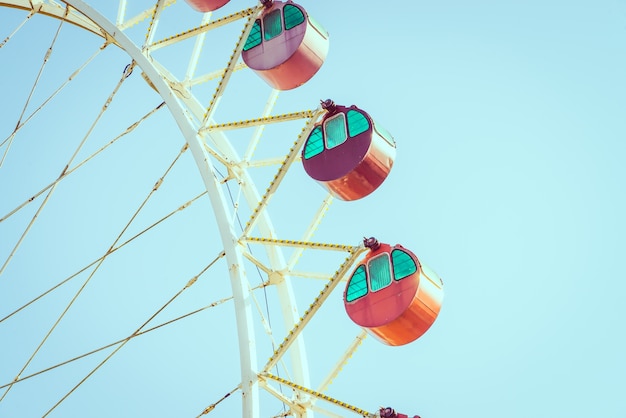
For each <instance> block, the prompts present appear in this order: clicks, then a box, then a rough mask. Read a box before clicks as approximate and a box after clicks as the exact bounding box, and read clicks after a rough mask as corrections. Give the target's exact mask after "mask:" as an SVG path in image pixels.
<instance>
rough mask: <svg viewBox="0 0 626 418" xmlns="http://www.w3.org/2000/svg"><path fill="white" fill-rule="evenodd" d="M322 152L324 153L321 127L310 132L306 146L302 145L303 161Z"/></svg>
mask: <svg viewBox="0 0 626 418" xmlns="http://www.w3.org/2000/svg"><path fill="white" fill-rule="evenodd" d="M322 151H324V138H323V135H322V127H321V126H316V127H315V129H313V130H312V131H311V134H310V135H309V138H308V139H307V140H306V144H304V159H305V160H308V159H309V158H311V157H315V156H316V155H318V154H321V153H322Z"/></svg>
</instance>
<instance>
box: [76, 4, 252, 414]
mask: <svg viewBox="0 0 626 418" xmlns="http://www.w3.org/2000/svg"><path fill="white" fill-rule="evenodd" d="M64 1H65V2H66V3H67V4H69V5H71V6H72V7H74V8H75V9H76V10H79V11H80V12H81V13H83V14H84V15H85V16H87V17H88V18H89V19H91V20H92V21H93V22H95V23H96V24H97V25H98V26H99V27H100V28H102V30H103V31H105V32H106V33H107V34H108V35H109V36H110V37H111V38H113V39H115V41H116V43H117V44H118V45H120V47H121V48H122V49H124V51H126V52H127V53H128V54H129V56H130V57H131V58H132V59H133V60H135V62H136V63H137V65H138V66H139V67H140V68H141V69H142V71H143V72H144V73H145V74H146V75H147V76H148V78H149V79H150V81H151V82H152V84H153V85H154V87H155V89H156V90H157V91H158V93H159V94H160V95H161V97H162V98H163V100H164V101H165V103H166V104H167V106H168V108H169V110H170V112H171V113H172V115H173V117H174V119H175V121H176V123H177V125H178V127H179V129H180V131H181V132H182V134H183V136H184V138H185V140H186V141H187V143H188V144H189V149H190V151H191V153H192V155H193V157H194V160H195V162H196V165H197V166H198V169H199V170H200V175H201V176H202V180H203V182H204V185H205V187H206V189H207V192H208V194H209V198H210V201H211V205H212V207H213V212H214V216H215V218H216V220H217V223H218V227H219V230H220V235H221V239H222V242H223V244H224V251H225V253H226V260H227V263H228V266H229V273H230V280H231V286H232V289H233V299H234V304H235V312H236V316H237V333H238V338H239V351H240V355H239V357H240V365H241V390H242V403H243V407H242V408H243V409H242V414H243V415H242V416H245V417H252V418H256V417H258V416H259V393H258V391H259V389H258V378H257V359H256V347H255V344H256V342H255V338H254V329H253V326H254V325H253V321H252V309H251V296H250V286H249V284H248V280H247V278H246V274H245V270H244V269H243V257H242V255H241V248H240V246H239V244H238V242H237V236H236V234H235V232H234V230H233V228H232V219H231V217H230V213H229V212H228V206H227V201H226V198H225V196H224V194H223V192H222V189H221V187H220V184H219V182H218V181H217V179H216V177H215V175H214V171H213V166H212V164H211V160H210V158H209V156H208V155H207V153H206V151H205V150H204V147H203V146H202V140H201V139H200V138H199V137H198V135H197V131H196V129H195V127H194V126H192V124H191V121H190V120H189V119H188V118H187V117H186V115H185V112H184V110H183V108H182V106H181V103H180V102H179V100H178V98H177V97H176V96H175V94H174V92H173V91H172V89H171V88H170V86H169V85H168V84H167V83H166V82H165V80H164V79H163V78H162V77H161V75H160V74H159V71H158V70H157V68H156V67H155V66H154V65H153V64H152V62H151V60H150V59H149V58H148V57H146V56H145V55H143V54H142V53H141V51H140V50H139V48H138V47H137V46H136V45H135V44H134V43H133V42H132V41H131V40H130V39H129V38H128V37H127V36H126V35H125V34H124V33H123V32H122V31H120V30H119V29H118V28H117V27H116V26H115V25H114V24H113V23H111V22H110V21H109V20H108V19H106V18H105V17H104V16H102V15H101V14H100V13H98V12H97V11H96V10H95V9H93V8H92V7H91V6H89V5H88V4H86V3H85V2H84V1H82V0H64Z"/></svg>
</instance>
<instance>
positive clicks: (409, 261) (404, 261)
mask: <svg viewBox="0 0 626 418" xmlns="http://www.w3.org/2000/svg"><path fill="white" fill-rule="evenodd" d="M391 263H392V264H393V278H394V279H395V280H402V279H404V278H405V277H408V276H410V275H411V274H414V273H415V272H417V265H416V264H415V261H414V260H413V257H411V256H410V255H409V254H408V253H407V252H406V251H403V250H398V249H395V250H393V251H392V252H391Z"/></svg>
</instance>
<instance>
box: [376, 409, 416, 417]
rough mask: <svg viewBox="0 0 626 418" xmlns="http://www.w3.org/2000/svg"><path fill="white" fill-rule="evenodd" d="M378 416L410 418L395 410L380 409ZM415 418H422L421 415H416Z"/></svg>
mask: <svg viewBox="0 0 626 418" xmlns="http://www.w3.org/2000/svg"><path fill="white" fill-rule="evenodd" d="M378 416H379V417H380V418H409V416H408V415H406V414H400V413H398V412H396V411H395V410H394V409H393V408H380V409H379V410H378ZM413 418H420V416H419V415H414V416H413Z"/></svg>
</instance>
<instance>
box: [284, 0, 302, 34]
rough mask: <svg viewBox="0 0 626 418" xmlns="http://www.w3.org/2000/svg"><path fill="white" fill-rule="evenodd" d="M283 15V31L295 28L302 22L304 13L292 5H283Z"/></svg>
mask: <svg viewBox="0 0 626 418" xmlns="http://www.w3.org/2000/svg"><path fill="white" fill-rule="evenodd" d="M283 13H284V15H285V30H289V29H291V28H295V27H296V26H298V25H299V24H301V23H303V22H304V13H302V10H300V9H299V8H298V7H296V6H294V5H293V4H287V5H285V7H284V8H283Z"/></svg>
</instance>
